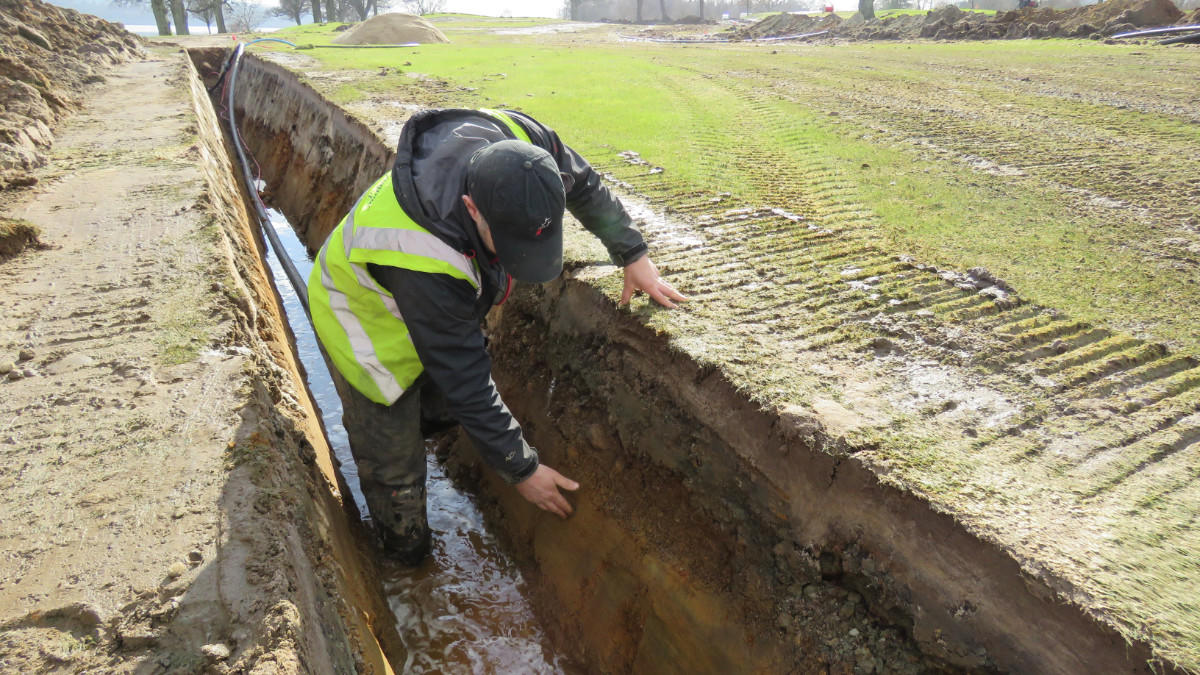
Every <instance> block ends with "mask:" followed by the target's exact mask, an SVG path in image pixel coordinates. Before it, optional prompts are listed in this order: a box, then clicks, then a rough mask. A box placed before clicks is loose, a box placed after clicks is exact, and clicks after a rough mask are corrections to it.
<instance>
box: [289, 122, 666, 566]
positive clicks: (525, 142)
mask: <svg viewBox="0 0 1200 675" xmlns="http://www.w3.org/2000/svg"><path fill="white" fill-rule="evenodd" d="M564 207H565V208H569V209H570V210H571V213H572V214H574V215H575V217H576V218H578V219H579V220H580V221H581V222H582V223H583V225H584V227H586V228H587V229H588V230H589V231H591V232H592V233H593V234H595V235H596V236H597V237H599V238H600V240H601V241H602V242H603V243H604V244H605V246H606V247H607V249H608V252H609V255H610V257H611V258H612V261H613V262H614V263H615V264H617V265H620V266H622V267H624V269H625V288H624V291H623V293H622V296H621V301H622V303H626V302H628V301H629V299H630V298H631V297H632V295H633V293H635V292H637V291H643V292H645V293H647V294H648V295H649V296H650V297H652V298H653V299H654V300H655V301H657V302H658V303H660V304H662V305H664V306H666V307H674V306H675V305H674V303H673V302H672V301H678V300H684V299H685V298H684V296H683V295H681V294H680V293H679V292H677V291H676V290H675V289H674V288H672V287H671V286H670V284H668V283H667V282H665V281H663V280H662V279H661V278H659V275H658V271H657V270H656V269H655V267H654V263H653V262H651V260H650V258H649V257H648V256H647V255H646V244H645V242H644V241H643V240H642V236H641V234H639V233H638V231H637V230H636V229H634V227H633V225H632V222H631V220H630V218H629V215H628V214H627V213H626V212H625V209H624V207H623V206H622V205H621V203H620V201H618V200H617V199H616V197H614V196H613V195H612V193H610V192H609V190H608V188H606V187H605V186H604V185H603V184H602V183H601V181H600V177H599V175H597V174H596V172H595V171H593V170H592V168H591V167H590V166H589V165H588V163H587V162H586V161H584V159H583V158H582V157H580V156H579V155H578V154H576V153H575V152H574V151H573V150H571V149H570V148H568V147H566V146H565V145H563V144H562V143H561V142H560V141H559V139H558V135H557V134H555V133H554V132H553V131H552V130H550V129H549V128H547V127H545V126H543V125H542V124H540V123H538V122H537V121H535V120H534V119H532V118H531V117H528V116H527V115H522V114H520V113H516V112H511V111H505V112H500V111H495V110H430V111H425V112H422V113H419V114H417V115H415V116H413V118H412V119H410V120H409V121H408V122H407V123H406V124H405V126H404V129H403V131H402V132H401V136H400V143H399V147H398V148H397V152H396V161H395V164H394V165H393V167H392V169H391V171H390V172H389V173H388V174H387V175H385V176H383V177H382V178H380V179H379V180H378V181H376V183H375V184H374V185H372V186H371V187H370V188H369V189H368V190H367V191H366V193H364V194H363V196H362V197H361V198H360V199H359V201H358V203H357V204H356V205H355V206H354V209H353V210H352V211H351V212H350V213H349V214H348V215H347V216H346V218H345V219H344V220H343V221H342V223H341V224H340V225H338V227H337V228H336V229H335V230H334V231H333V232H332V233H331V234H330V236H329V239H328V240H327V241H326V242H325V244H324V246H322V247H321V250H320V252H319V254H318V255H317V260H316V265H314V267H313V271H312V276H311V278H310V279H309V284H308V292H309V301H310V305H311V307H312V318H313V324H314V326H315V327H316V331H317V335H318V336H319V338H320V340H321V343H322V345H323V346H324V348H325V352H326V354H327V356H328V357H329V359H330V361H331V362H332V363H333V365H334V366H335V369H336V371H337V372H335V373H334V382H335V385H336V386H337V388H338V393H339V395H340V396H341V398H342V401H343V406H344V410H345V413H344V415H343V421H344V422H345V426H346V431H347V433H348V434H349V437H350V446H351V451H352V452H353V454H354V459H355V464H356V465H357V466H358V471H359V479H360V481H361V484H362V489H363V494H364V495H365V496H366V500H367V507H368V509H369V511H370V513H371V518H372V520H374V522H375V524H376V530H377V532H378V533H379V536H380V538H381V540H382V542H383V545H384V547H385V549H387V550H388V552H389V553H391V554H392V555H393V556H394V557H396V558H397V559H399V560H401V561H402V562H406V563H408V564H416V563H418V562H420V560H421V559H422V558H423V557H424V556H425V554H426V553H427V552H428V549H429V544H430V535H429V526H428V523H427V521H426V516H425V451H424V443H423V433H422V430H421V426H422V425H421V422H422V418H423V417H424V418H425V419H426V420H429V419H431V418H433V417H436V415H435V414H434V411H435V409H437V408H439V407H441V406H442V405H444V407H445V408H446V409H447V410H448V412H449V414H450V416H451V417H453V418H454V419H455V420H456V421H457V422H458V423H460V424H461V425H462V426H463V428H464V429H466V431H467V434H468V435H469V436H470V437H471V439H472V440H473V441H474V443H475V446H476V447H477V448H478V450H479V452H480V454H481V455H482V457H483V459H484V460H485V461H486V462H487V464H488V465H490V466H491V467H492V468H493V469H494V470H496V471H497V472H498V473H499V474H500V476H501V477H503V478H504V479H505V480H506V481H507V482H509V483H511V484H515V485H516V488H517V490H518V491H519V492H520V494H521V495H522V496H523V497H524V498H525V499H527V500H529V501H530V502H532V503H533V504H535V505H537V506H538V507H539V508H542V509H545V510H546V511H550V512H551V513H554V514H557V515H558V516H560V517H563V518H565V517H567V516H568V515H569V514H570V513H571V505H570V504H569V503H568V502H567V500H566V498H565V497H564V496H563V495H562V493H561V492H559V489H560V488H561V489H564V490H575V489H577V488H578V487H579V486H578V484H577V483H575V481H572V480H570V479H568V478H566V477H565V476H563V475H561V474H559V473H558V472H557V471H555V470H554V469H552V468H550V467H548V466H546V465H544V464H541V463H540V462H539V461H538V455H537V452H536V451H535V450H534V449H533V448H532V447H530V446H529V444H528V443H527V442H526V441H525V439H524V437H523V436H522V433H521V427H520V425H518V424H517V422H516V420H514V419H513V417H512V415H511V414H510V413H509V411H508V408H507V407H506V406H505V405H504V402H503V401H501V400H500V395H499V394H498V393H497V391H496V386H495V383H494V382H493V381H492V378H491V361H490V359H489V357H488V354H487V351H486V349H485V346H484V336H483V332H482V330H481V327H480V323H481V321H482V319H483V318H484V316H485V315H486V314H487V312H488V310H489V309H490V308H491V307H492V306H493V305H495V304H499V303H502V302H503V301H504V300H505V299H506V298H507V297H508V293H509V291H510V290H511V287H512V280H513V279H514V278H515V279H517V280H519V281H526V282H534V283H543V282H547V281H550V280H552V279H554V278H556V277H558V275H559V274H560V273H561V272H562V219H563V209H564ZM423 413H424V415H423Z"/></svg>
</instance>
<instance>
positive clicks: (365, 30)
mask: <svg viewBox="0 0 1200 675" xmlns="http://www.w3.org/2000/svg"><path fill="white" fill-rule="evenodd" d="M333 41H334V42H335V43H336V44H340V45H400V44H407V43H410V42H419V43H421V44H430V43H435V42H449V41H450V40H449V39H447V38H446V35H445V34H444V33H442V31H440V30H438V28H437V26H434V25H433V24H431V23H429V22H428V21H426V20H425V19H422V18H421V17H419V16H413V15H412V14H400V13H396V12H393V13H388V14H380V15H378V16H373V17H371V18H370V19H367V20H366V21H364V22H362V23H360V24H358V25H356V26H354V27H353V28H351V29H350V30H347V31H346V32H344V33H342V34H341V35H339V36H337V37H335V38H334V39H333Z"/></svg>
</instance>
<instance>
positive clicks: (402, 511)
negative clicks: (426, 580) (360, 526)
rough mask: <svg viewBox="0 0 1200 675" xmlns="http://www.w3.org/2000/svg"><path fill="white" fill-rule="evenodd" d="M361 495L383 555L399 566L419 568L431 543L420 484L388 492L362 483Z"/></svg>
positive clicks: (423, 494)
mask: <svg viewBox="0 0 1200 675" xmlns="http://www.w3.org/2000/svg"><path fill="white" fill-rule="evenodd" d="M422 478H424V476H422ZM363 494H364V496H366V498H367V509H368V510H369V511H370V513H371V520H372V521H373V524H374V527H375V532H376V535H377V536H378V537H379V543H380V545H381V546H382V548H383V552H384V554H385V555H387V557H388V558H391V559H393V560H395V561H397V562H399V563H400V564H402V565H407V566H409V567H416V566H417V565H420V564H421V561H422V560H423V559H424V558H425V556H426V555H428V554H429V549H430V546H431V542H432V535H431V534H430V531H429V520H428V518H427V517H426V513H425V484H424V482H423V481H422V482H421V483H419V484H417V485H414V486H411V487H403V488H392V489H388V488H387V486H383V485H377V484H376V485H370V486H368V485H367V484H365V483H364V484H363Z"/></svg>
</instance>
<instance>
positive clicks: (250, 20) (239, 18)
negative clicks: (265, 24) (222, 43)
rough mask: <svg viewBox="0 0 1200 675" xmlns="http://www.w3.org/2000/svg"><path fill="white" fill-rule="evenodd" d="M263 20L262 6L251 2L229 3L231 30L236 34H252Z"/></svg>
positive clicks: (245, 0)
mask: <svg viewBox="0 0 1200 675" xmlns="http://www.w3.org/2000/svg"><path fill="white" fill-rule="evenodd" d="M262 20H263V8H262V5H260V4H258V3H255V2H251V1H250V0H236V1H235V2H231V3H229V28H230V30H232V31H233V32H235V33H250V32H253V31H254V29H256V28H258V25H259V24H261V23H262Z"/></svg>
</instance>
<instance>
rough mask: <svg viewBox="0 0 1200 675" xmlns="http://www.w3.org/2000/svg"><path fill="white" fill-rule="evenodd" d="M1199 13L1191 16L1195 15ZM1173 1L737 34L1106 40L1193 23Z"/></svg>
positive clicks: (826, 22)
mask: <svg viewBox="0 0 1200 675" xmlns="http://www.w3.org/2000/svg"><path fill="white" fill-rule="evenodd" d="M1194 14H1196V12H1194V11H1193V12H1192V15H1194ZM1190 17H1191V15H1184V13H1183V12H1181V11H1180V10H1179V8H1178V7H1176V6H1175V4H1174V3H1173V2H1171V0H1107V1H1106V2H1100V3H1096V4H1092V5H1086V6H1084V7H1075V8H1072V9H1051V8H1049V7H1038V8H1025V9H1019V10H1012V11H1008V12H997V13H996V14H995V15H987V14H982V13H977V12H966V11H963V10H961V9H959V8H957V7H955V6H953V5H946V6H944V7H940V8H938V9H936V10H933V11H930V12H928V13H926V14H923V15H921V14H908V15H900V16H892V17H884V18H881V19H880V18H876V19H872V20H870V21H864V20H863V19H862V17H861V16H859V15H854V16H853V17H851V18H849V19H842V18H841V17H839V16H837V15H836V14H827V15H816V14H811V15H805V14H789V13H783V14H776V15H774V16H770V17H767V18H765V19H763V20H762V21H759V22H758V23H756V24H754V25H752V26H749V27H746V28H735V29H732V30H731V32H730V33H729V34H728V36H727V37H729V38H732V39H735V40H754V39H760V38H770V37H782V36H791V35H802V34H806V33H815V32H818V31H828V33H826V34H825V35H822V36H821V38H822V39H825V38H845V39H852V40H912V39H918V38H932V39H934V40H997V39H1018V38H1089V39H1101V38H1106V37H1108V36H1111V35H1115V34H1117V33H1123V32H1127V31H1132V30H1136V29H1138V28H1156V27H1159V26H1170V25H1173V24H1178V25H1181V26H1182V25H1189V24H1190V23H1193V21H1192V20H1191V18H1190Z"/></svg>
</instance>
